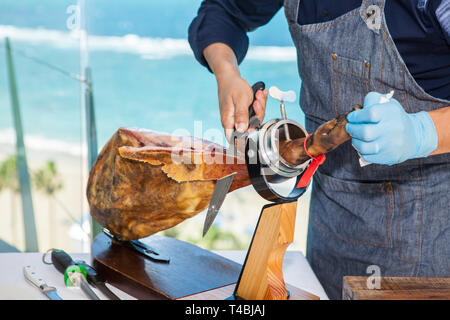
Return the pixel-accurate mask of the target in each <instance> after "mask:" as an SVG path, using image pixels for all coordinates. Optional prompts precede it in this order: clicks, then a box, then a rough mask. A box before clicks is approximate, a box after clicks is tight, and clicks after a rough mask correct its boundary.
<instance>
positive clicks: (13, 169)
mask: <svg viewBox="0 0 450 320" xmlns="http://www.w3.org/2000/svg"><path fill="white" fill-rule="evenodd" d="M2 189H8V190H9V192H10V195H11V207H10V208H11V230H12V235H13V239H12V240H13V244H14V245H17V244H18V240H19V239H18V237H17V216H16V210H17V208H16V196H17V194H18V193H19V191H20V190H19V179H18V177H17V158H16V156H9V157H8V158H6V159H5V160H4V161H3V162H2V163H1V164H0V190H2Z"/></svg>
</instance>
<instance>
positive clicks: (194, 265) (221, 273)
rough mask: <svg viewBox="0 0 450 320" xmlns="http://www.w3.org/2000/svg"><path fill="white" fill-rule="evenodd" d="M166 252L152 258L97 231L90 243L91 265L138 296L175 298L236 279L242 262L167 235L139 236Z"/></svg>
mask: <svg viewBox="0 0 450 320" xmlns="http://www.w3.org/2000/svg"><path fill="white" fill-rule="evenodd" d="M140 241H141V242H144V243H146V244H148V245H149V246H151V247H152V248H154V249H155V250H157V251H158V252H160V254H163V255H168V256H169V257H170V263H161V262H155V261H153V260H151V259H149V258H147V257H145V256H144V255H142V254H140V253H139V252H136V251H134V250H132V249H130V248H127V247H125V246H123V245H120V244H117V243H115V241H112V240H111V238H109V237H108V236H107V235H105V234H104V233H100V234H99V235H98V236H97V237H96V238H95V240H94V242H93V244H92V250H91V252H92V256H93V259H94V267H95V268H96V269H98V271H99V273H101V274H102V275H104V276H105V277H106V279H107V280H108V282H109V283H110V284H112V285H114V286H116V287H118V288H119V289H121V290H123V291H125V292H127V293H128V294H130V295H131V296H134V297H135V298H137V299H178V298H181V297H184V296H189V295H192V294H195V293H198V292H204V291H208V290H211V289H215V288H219V287H223V286H227V285H229V284H233V283H236V281H237V279H238V277H239V273H240V271H241V265H240V264H238V263H236V262H234V261H231V260H229V259H226V258H224V257H222V256H220V255H218V254H215V253H213V252H211V251H208V250H205V249H202V248H200V247H197V246H195V245H193V244H190V243H187V242H185V241H180V240H177V239H174V238H170V237H163V236H150V237H148V238H144V239H141V240H140Z"/></svg>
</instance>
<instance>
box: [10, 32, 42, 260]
mask: <svg viewBox="0 0 450 320" xmlns="http://www.w3.org/2000/svg"><path fill="white" fill-rule="evenodd" d="M5 42H6V55H7V65H8V76H9V78H8V79H9V89H10V94H11V106H12V113H13V117H14V127H15V129H16V148H17V174H18V177H19V187H20V195H21V198H22V214H23V221H24V231H25V251H28V252H37V251H39V249H38V240H37V233H36V224H35V221H34V210H33V199H32V197H31V185H30V175H29V173H28V165H27V156H26V152H25V143H24V135H23V128H22V119H21V116H20V104H19V96H18V94H17V84H16V77H15V72H14V64H13V59H12V54H11V45H10V43H9V38H6V39H5Z"/></svg>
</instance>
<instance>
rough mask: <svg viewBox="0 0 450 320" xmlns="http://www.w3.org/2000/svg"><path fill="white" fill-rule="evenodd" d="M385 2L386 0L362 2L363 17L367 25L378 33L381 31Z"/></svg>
mask: <svg viewBox="0 0 450 320" xmlns="http://www.w3.org/2000/svg"><path fill="white" fill-rule="evenodd" d="M385 3H386V0H363V1H362V4H361V9H360V15H361V18H362V19H363V20H364V22H365V23H366V25H367V27H368V28H369V29H370V30H371V31H373V32H375V33H376V34H378V33H379V32H380V28H381V24H382V19H383V16H384V15H383V13H384V5H385Z"/></svg>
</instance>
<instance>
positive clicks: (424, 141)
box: [346, 92, 438, 165]
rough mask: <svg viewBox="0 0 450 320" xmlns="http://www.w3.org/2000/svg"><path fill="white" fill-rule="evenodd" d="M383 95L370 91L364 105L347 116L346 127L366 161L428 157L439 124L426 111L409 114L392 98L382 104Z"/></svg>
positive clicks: (398, 161) (395, 162)
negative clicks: (436, 124)
mask: <svg viewBox="0 0 450 320" xmlns="http://www.w3.org/2000/svg"><path fill="white" fill-rule="evenodd" d="M381 97H382V95H381V94H380V93H377V92H370V93H369V94H368V95H367V96H366V97H365V99H364V108H363V109H362V110H356V111H353V112H351V113H350V114H349V115H348V116H347V120H348V124H347V125H346V130H347V132H348V133H349V134H350V135H351V136H352V144H353V146H354V147H355V149H356V150H358V152H359V154H360V155H361V157H362V158H363V159H364V160H365V161H367V162H371V163H378V164H387V165H394V164H397V163H401V162H403V161H406V160H408V159H413V158H421V157H426V156H428V155H429V154H430V153H431V152H433V151H434V150H435V149H436V148H437V143H438V138H437V133H436V128H435V126H434V123H433V121H432V120H431V118H430V116H429V115H428V113H427V112H425V111H421V112H418V113H414V114H409V113H406V112H405V110H404V109H403V107H402V106H401V104H400V103H399V102H398V101H397V100H395V99H393V98H392V99H391V100H390V101H389V102H386V103H381V104H380V103H379V102H380V98H381Z"/></svg>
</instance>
